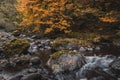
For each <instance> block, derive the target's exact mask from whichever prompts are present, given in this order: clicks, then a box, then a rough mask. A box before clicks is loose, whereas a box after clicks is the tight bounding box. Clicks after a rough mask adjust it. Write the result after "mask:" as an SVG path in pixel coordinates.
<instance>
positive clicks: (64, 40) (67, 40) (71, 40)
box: [52, 38, 93, 49]
mask: <svg viewBox="0 0 120 80" xmlns="http://www.w3.org/2000/svg"><path fill="white" fill-rule="evenodd" d="M68 43H72V44H74V45H76V46H92V45H93V41H91V40H83V39H76V38H57V39H56V40H54V42H53V43H52V47H53V48H54V49H57V48H58V47H60V46H64V45H67V44H68Z"/></svg>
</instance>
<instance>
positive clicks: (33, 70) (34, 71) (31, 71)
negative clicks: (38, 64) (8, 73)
mask: <svg viewBox="0 0 120 80" xmlns="http://www.w3.org/2000/svg"><path fill="white" fill-rule="evenodd" d="M36 72H37V69H35V68H30V69H29V70H28V73H36Z"/></svg>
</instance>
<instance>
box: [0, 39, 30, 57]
mask: <svg viewBox="0 0 120 80" xmlns="http://www.w3.org/2000/svg"><path fill="white" fill-rule="evenodd" d="M29 46H30V43H29V42H28V40H26V39H21V38H16V39H13V40H11V41H10V42H7V43H3V44H2V47H3V52H4V54H6V56H10V55H11V56H12V55H15V54H21V53H25V52H27V50H28V48H29Z"/></svg>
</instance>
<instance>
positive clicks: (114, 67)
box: [110, 58, 120, 77]
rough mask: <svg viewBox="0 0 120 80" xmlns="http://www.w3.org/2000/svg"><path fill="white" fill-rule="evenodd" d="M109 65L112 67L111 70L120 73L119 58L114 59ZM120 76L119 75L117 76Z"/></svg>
mask: <svg viewBox="0 0 120 80" xmlns="http://www.w3.org/2000/svg"><path fill="white" fill-rule="evenodd" d="M110 67H111V69H112V71H113V72H114V73H115V74H119V75H120V58H118V59H116V60H114V61H113V62H112V63H111V64H110ZM119 77H120V76H119Z"/></svg>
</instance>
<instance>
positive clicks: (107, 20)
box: [99, 17, 118, 23]
mask: <svg viewBox="0 0 120 80" xmlns="http://www.w3.org/2000/svg"><path fill="white" fill-rule="evenodd" d="M99 19H100V21H102V22H108V23H114V22H117V21H118V20H117V19H116V18H114V17H101V18H99Z"/></svg>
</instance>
